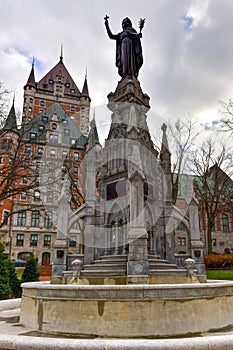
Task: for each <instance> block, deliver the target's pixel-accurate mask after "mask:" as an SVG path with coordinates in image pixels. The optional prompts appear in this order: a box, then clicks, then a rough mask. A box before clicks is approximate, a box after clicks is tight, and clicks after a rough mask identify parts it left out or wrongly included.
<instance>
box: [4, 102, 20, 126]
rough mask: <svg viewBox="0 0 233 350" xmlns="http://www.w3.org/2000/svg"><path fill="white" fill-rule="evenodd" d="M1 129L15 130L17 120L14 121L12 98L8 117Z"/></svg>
mask: <svg viewBox="0 0 233 350" xmlns="http://www.w3.org/2000/svg"><path fill="white" fill-rule="evenodd" d="M3 129H4V130H9V131H17V122H16V114H15V106H14V100H13V103H12V106H11V109H10V112H9V114H8V117H7V119H6V122H5V125H4V128H3Z"/></svg>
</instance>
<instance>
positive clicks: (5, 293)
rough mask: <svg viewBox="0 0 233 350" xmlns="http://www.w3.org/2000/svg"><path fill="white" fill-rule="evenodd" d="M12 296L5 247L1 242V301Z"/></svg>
mask: <svg viewBox="0 0 233 350" xmlns="http://www.w3.org/2000/svg"><path fill="white" fill-rule="evenodd" d="M12 294H13V292H12V289H11V285H10V276H9V272H8V269H7V261H6V257H5V255H4V245H3V244H2V243H1V242H0V300H3V299H7V298H8V297H9V295H12Z"/></svg>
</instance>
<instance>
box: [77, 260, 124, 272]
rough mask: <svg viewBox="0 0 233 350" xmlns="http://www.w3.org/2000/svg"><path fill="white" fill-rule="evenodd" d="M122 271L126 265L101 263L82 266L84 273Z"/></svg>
mask: <svg viewBox="0 0 233 350" xmlns="http://www.w3.org/2000/svg"><path fill="white" fill-rule="evenodd" d="M117 269H118V270H123V269H125V270H126V263H112V264H110V263H109V264H108V263H107V264H106V263H103V262H102V264H100V263H99V264H91V265H84V266H83V271H86V270H108V271H110V270H117Z"/></svg>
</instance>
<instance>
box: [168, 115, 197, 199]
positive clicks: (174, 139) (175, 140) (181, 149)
mask: <svg viewBox="0 0 233 350" xmlns="http://www.w3.org/2000/svg"><path fill="white" fill-rule="evenodd" d="M168 127H169V131H170V135H171V136H170V141H171V142H170V143H171V144H172V146H171V147H172V149H173V152H172V173H173V176H172V201H173V204H175V203H176V200H177V195H178V191H179V183H180V175H181V174H183V173H185V172H186V173H187V161H188V154H189V152H190V150H191V148H192V147H193V146H194V144H195V141H196V139H197V136H198V131H197V123H196V121H195V120H193V119H192V118H191V117H186V118H185V119H183V120H180V119H177V120H176V121H175V123H174V124H173V123H169V124H168Z"/></svg>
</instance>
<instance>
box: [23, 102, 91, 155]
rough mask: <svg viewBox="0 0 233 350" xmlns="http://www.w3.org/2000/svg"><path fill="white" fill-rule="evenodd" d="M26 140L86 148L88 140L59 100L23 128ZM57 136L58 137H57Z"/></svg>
mask: <svg viewBox="0 0 233 350" xmlns="http://www.w3.org/2000/svg"><path fill="white" fill-rule="evenodd" d="M21 133H22V135H23V138H24V139H25V140H34V141H35V142H39V143H46V144H51V145H54V146H61V147H68V148H81V149H84V148H85V145H86V144H87V142H88V139H87V137H85V136H84V135H83V134H82V132H81V131H80V129H79V128H78V127H77V126H76V124H75V123H74V121H73V120H72V119H71V117H70V116H68V114H67V113H66V111H65V110H64V109H63V108H62V106H61V105H60V104H59V103H58V102H54V103H53V104H51V105H50V106H49V107H48V108H47V109H45V110H44V111H43V112H41V113H39V114H38V115H37V116H36V117H35V118H33V119H32V120H31V121H30V122H29V123H27V124H26V125H24V127H23V128H21ZM56 137H57V138H58V139H56Z"/></svg>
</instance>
